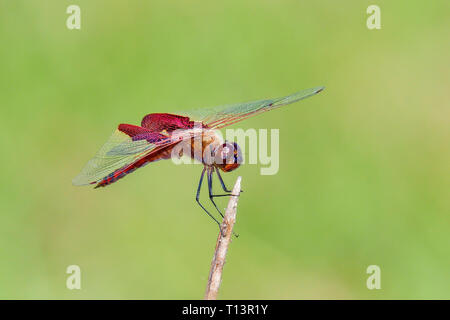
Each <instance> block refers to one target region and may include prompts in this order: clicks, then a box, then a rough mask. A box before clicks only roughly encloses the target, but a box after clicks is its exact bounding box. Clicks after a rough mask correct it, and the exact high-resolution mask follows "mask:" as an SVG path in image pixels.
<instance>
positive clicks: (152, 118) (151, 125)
mask: <svg viewBox="0 0 450 320" xmlns="http://www.w3.org/2000/svg"><path fill="white" fill-rule="evenodd" d="M141 126H142V127H144V128H146V129H148V130H150V131H152V132H161V131H163V130H166V131H167V132H171V131H174V130H177V129H192V128H193V127H194V121H190V119H189V117H183V116H179V115H176V114H170V113H150V114H148V115H146V116H145V117H144V118H143V119H142V123H141Z"/></svg>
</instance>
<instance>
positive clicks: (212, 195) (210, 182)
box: [208, 169, 239, 238]
mask: <svg viewBox="0 0 450 320" xmlns="http://www.w3.org/2000/svg"><path fill="white" fill-rule="evenodd" d="M213 173H214V170H213V169H211V170H208V189H209V199H210V200H211V202H212V203H213V205H214V207H216V209H217V211H218V212H219V214H220V215H221V217H222V218H223V214H222V212H220V210H219V208H218V207H217V205H216V203H215V202H214V197H225V196H232V194H231V193H230V194H218V195H214V194H212V176H213ZM219 177H220V175H219ZM220 180H222V179H220ZM222 186H223V187H225V184H224V183H223V181H222ZM225 189H226V188H224V190H225ZM228 192H230V191H228ZM233 234H234V236H235V237H236V238H237V237H239V234H237V233H236V232H234V231H233Z"/></svg>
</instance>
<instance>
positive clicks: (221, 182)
mask: <svg viewBox="0 0 450 320" xmlns="http://www.w3.org/2000/svg"><path fill="white" fill-rule="evenodd" d="M212 173H213V172H211V175H212ZM216 173H217V176H218V177H219V181H220V184H221V185H222V189H223V191H225V192H228V193H226V194H213V195H210V196H211V197H213V198H214V197H230V196H232V195H233V194H232V193H231V190H228V188H227V187H226V186H225V182H223V179H222V176H221V175H220V171H219V169H218V168H217V167H216ZM211 179H212V178H211ZM241 192H244V190H241ZM211 201H212V200H211Z"/></svg>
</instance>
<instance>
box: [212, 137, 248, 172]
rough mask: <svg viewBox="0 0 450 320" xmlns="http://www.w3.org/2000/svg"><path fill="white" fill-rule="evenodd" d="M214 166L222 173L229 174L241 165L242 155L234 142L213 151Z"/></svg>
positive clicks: (226, 143)
mask: <svg viewBox="0 0 450 320" xmlns="http://www.w3.org/2000/svg"><path fill="white" fill-rule="evenodd" d="M214 151H215V152H214V155H215V159H214V160H215V164H216V166H217V167H219V168H220V169H222V171H225V172H229V171H233V170H235V169H237V168H238V167H239V165H240V164H241V163H242V153H241V149H240V148H239V146H238V144H237V143H236V142H233V143H230V142H225V143H224V144H222V145H220V146H218V147H217V148H216V150H214Z"/></svg>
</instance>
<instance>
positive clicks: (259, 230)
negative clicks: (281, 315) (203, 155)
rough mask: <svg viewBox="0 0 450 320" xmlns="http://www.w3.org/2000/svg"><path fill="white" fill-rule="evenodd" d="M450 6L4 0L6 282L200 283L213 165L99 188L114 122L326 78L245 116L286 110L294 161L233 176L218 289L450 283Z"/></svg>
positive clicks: (357, 288) (165, 170) (90, 288)
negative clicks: (230, 221)
mask: <svg viewBox="0 0 450 320" xmlns="http://www.w3.org/2000/svg"><path fill="white" fill-rule="evenodd" d="M70 4H77V5H79V6H80V8H81V30H68V29H67V28H66V19H67V17H68V14H66V8H67V6H68V5H70ZM370 4H377V5H379V6H380V7H381V23H382V29H381V30H368V29H367V27H366V19H367V17H368V15H367V14H366V8H367V6H368V5H370ZM449 9H450V3H449V1H446V0H442V1H426V2H420V1H414V2H413V1H406V0H404V1H333V0H329V1H299V0H295V1H294V0H288V1H274V0H271V1H269V0H262V1H261V0H239V1H237V0H231V1H226V2H213V1H200V0H190V1H187V0H176V1H163V0H158V1H143V0H133V1H120V2H113V1H106V0H102V1H100V0H96V1H92V0H90V1H88V0H71V1H60V0H58V1H57V0H53V1H25V0H20V1H19V0H1V1H0V40H1V41H0V43H1V44H0V106H1V119H0V121H1V126H0V137H1V138H0V141H1V148H2V157H1V158H0V159H1V160H0V161H1V165H2V168H3V171H2V183H1V184H0V197H1V199H0V211H1V215H0V298H8V299H11V298H25V299H29V298H44V299H47V298H58V299H59V298H61V299H80V298H125V299H131V298H137V299H141V298H149V299H171V298H174V299H183V298H189V299H197V298H199V299H200V298H202V297H203V294H204V289H205V285H206V280H207V275H208V271H209V267H210V262H211V258H212V254H213V250H214V245H215V240H216V235H217V227H216V226H215V225H214V223H213V222H212V221H211V220H210V219H209V218H208V217H207V216H206V215H205V214H204V213H203V212H202V211H201V209H200V208H199V207H198V206H197V204H196V203H195V201H194V196H195V189H196V186H197V182H198V178H199V174H200V169H201V167H200V166H176V165H174V164H172V163H171V162H170V161H165V162H164V161H161V162H158V163H155V164H152V165H149V166H147V167H145V168H144V169H141V170H139V171H137V172H136V173H133V174H131V175H130V176H128V177H126V178H125V179H123V180H121V181H120V182H118V183H116V184H113V185H112V186H110V187H108V188H105V189H100V190H93V189H92V188H91V187H73V186H72V185H71V180H72V178H73V177H74V176H75V175H77V174H78V172H79V171H80V170H81V168H82V167H83V166H84V164H85V163H86V162H87V160H88V159H89V158H90V157H92V156H93V154H94V153H95V152H96V151H97V150H98V148H99V147H100V146H101V145H102V144H103V143H104V142H105V141H106V139H107V138H108V137H109V135H110V134H111V132H112V131H113V130H114V128H115V127H116V126H117V124H119V123H132V124H138V123H139V122H140V120H141V118H142V116H144V115H145V114H147V113H150V112H170V111H175V110H188V109H191V108H198V107H208V106H215V105H221V104H225V103H234V102H242V101H249V100H255V99H261V98H269V97H278V96H283V95H286V94H289V93H292V92H295V91H297V90H300V89H306V88H310V87H314V86H318V85H325V86H326V87H327V89H326V90H325V91H324V92H323V93H321V94H320V95H318V96H316V97H313V98H310V99H308V100H305V101H302V102H301V103H298V104H295V105H291V106H288V107H285V108H283V109H280V110H277V111H273V112H270V113H267V114H263V115H260V116H258V117H255V118H252V119H249V120H247V121H245V122H242V123H240V124H239V125H235V126H234V128H237V127H241V128H244V129H246V128H267V129H271V128H279V129H280V170H279V173H278V174H277V175H273V176H261V175H260V174H259V169H260V167H259V166H258V165H247V166H243V167H241V168H240V169H239V170H237V171H235V172H233V173H231V174H228V175H225V176H224V178H225V180H226V182H227V184H229V185H231V184H233V182H234V181H235V179H236V177H237V176H238V175H241V176H242V177H243V186H242V188H243V189H244V190H245V193H244V194H243V195H242V196H241V199H240V202H239V208H238V221H237V225H236V230H237V231H238V232H239V234H240V237H239V238H238V239H237V240H235V241H233V243H232V245H231V248H230V251H229V255H228V260H227V264H226V266H225V270H224V278H223V282H222V287H221V292H220V297H221V298H224V299H240V298H244V299H250V298H259V299H286V298H289V299H309V298H331V299H337V298H340V299H354V298H364V299H382V298H385V299H393V298H402V299H409V298H419V299H420V298H426V299H428V298H450V255H449V244H450V233H449V223H450V219H449V211H450V210H449V209H450V206H449V195H448V191H449V187H450V185H449V175H448V174H449V162H450V161H449V160H450V152H449V145H448V142H449V137H450V135H449V133H450V132H449V91H448V90H449V85H450V79H449V71H450V70H449V60H448V57H449V54H450V48H449V41H448V35H449V29H450V14H449V13H450V10H449ZM205 191H206V190H205ZM203 199H204V200H205V201H206V197H204V198H203ZM219 202H220V204H221V206H222V207H224V206H225V205H226V199H222V200H220V201H219ZM72 264H76V265H79V266H80V267H81V272H82V289H81V290H72V291H70V290H68V289H67V288H66V278H67V276H68V275H67V274H66V268H67V266H68V265H72ZM372 264H375V265H379V266H380V267H381V287H382V289H381V290H368V289H367V288H366V279H367V277H368V275H367V274H366V268H367V267H368V266H369V265H372Z"/></svg>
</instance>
